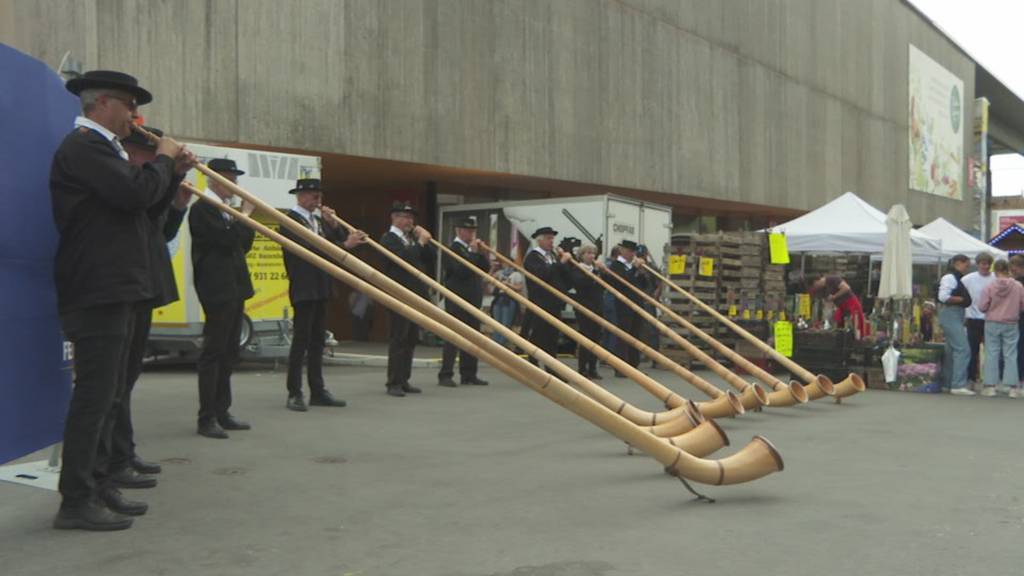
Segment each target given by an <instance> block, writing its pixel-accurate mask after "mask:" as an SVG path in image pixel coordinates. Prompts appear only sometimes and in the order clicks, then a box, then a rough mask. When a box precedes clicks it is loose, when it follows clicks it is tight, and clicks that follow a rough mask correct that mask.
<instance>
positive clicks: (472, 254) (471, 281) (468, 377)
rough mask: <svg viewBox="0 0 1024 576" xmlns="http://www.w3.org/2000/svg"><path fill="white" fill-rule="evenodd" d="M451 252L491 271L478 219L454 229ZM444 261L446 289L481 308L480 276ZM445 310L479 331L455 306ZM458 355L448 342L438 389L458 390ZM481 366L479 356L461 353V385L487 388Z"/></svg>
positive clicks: (452, 260) (449, 259) (448, 304)
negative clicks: (456, 373)
mask: <svg viewBox="0 0 1024 576" xmlns="http://www.w3.org/2000/svg"><path fill="white" fill-rule="evenodd" d="M451 249H452V251H453V252H455V253H456V254H458V255H459V256H461V257H462V258H463V259H465V260H468V261H469V262H471V263H472V264H473V265H474V266H476V267H477V268H479V269H480V270H483V271H484V272H487V271H488V270H489V269H490V261H489V260H488V259H487V256H486V255H484V254H483V253H482V251H481V249H480V239H479V238H477V237H476V220H475V219H473V218H466V219H464V220H462V221H460V222H459V223H458V224H456V225H455V239H454V240H452V243H451ZM441 260H442V266H443V267H444V285H445V287H446V288H448V289H449V290H451V291H452V292H455V293H456V294H457V295H459V296H460V297H461V298H462V299H463V300H466V301H467V302H469V303H470V304H472V305H473V306H476V307H477V308H479V307H480V306H481V305H482V304H483V301H484V283H483V280H481V279H480V276H479V275H477V274H475V273H474V272H473V271H472V270H470V269H469V268H467V267H466V265H465V264H463V263H462V262H459V261H458V260H456V259H455V258H452V257H451V256H448V255H447V254H445V255H443V256H442V257H441ZM444 309H445V310H446V311H447V312H448V313H449V314H451V315H452V316H454V317H455V318H456V319H458V320H459V321H461V322H463V323H465V324H466V325H467V326H469V327H470V328H472V329H474V330H480V321H479V320H477V319H476V318H474V317H473V316H472V315H471V314H470V313H469V312H467V311H465V310H463V309H462V308H461V307H460V306H459V305H457V304H455V303H454V302H448V301H445V303H444ZM455 353H456V348H455V345H454V344H452V343H451V342H447V341H446V342H445V343H444V353H443V355H442V359H441V371H440V372H438V374H437V384H438V386H447V387H450V388H454V387H455V381H454V380H453V379H452V376H454V375H455V370H454V367H455ZM478 365H479V362H478V361H477V358H476V356H473V355H472V354H470V353H469V352H466V351H465V350H462V351H459V380H460V382H461V383H462V384H473V385H476V386H486V385H487V381H486V380H481V379H480V378H478V377H477V368H478Z"/></svg>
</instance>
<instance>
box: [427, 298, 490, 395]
mask: <svg viewBox="0 0 1024 576" xmlns="http://www.w3.org/2000/svg"><path fill="white" fill-rule="evenodd" d="M444 308H445V311H447V312H448V313H449V314H451V315H452V316H454V317H455V318H456V319H457V320H459V321H460V322H463V323H465V324H466V325H467V326H469V327H470V328H472V329H473V330H476V331H480V321H479V320H477V319H476V318H474V317H473V316H472V315H471V314H470V313H469V312H466V311H465V310H463V309H462V308H460V307H459V306H457V305H450V306H449V305H448V303H447V302H445V306H444ZM456 353H458V355H459V377H460V378H462V379H463V380H469V379H473V378H476V372H477V368H478V366H479V362H478V361H477V359H476V356H473V355H472V354H470V353H468V352H466V351H464V350H459V349H458V348H456V347H455V345H454V344H452V343H451V342H447V341H446V342H445V343H444V352H443V353H442V354H441V371H440V372H438V373H437V377H438V379H442V378H451V377H452V376H454V375H455V354H456Z"/></svg>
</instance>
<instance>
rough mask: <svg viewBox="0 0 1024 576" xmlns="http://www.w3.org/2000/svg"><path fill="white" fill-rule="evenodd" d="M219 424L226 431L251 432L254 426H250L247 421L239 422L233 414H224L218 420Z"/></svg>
mask: <svg viewBox="0 0 1024 576" xmlns="http://www.w3.org/2000/svg"><path fill="white" fill-rule="evenodd" d="M217 424H220V427H221V428H223V429H225V430H251V429H252V426H250V425H249V423H248V422H246V421H245V420H238V419H237V418H235V417H234V416H232V415H231V414H224V415H223V416H221V417H220V418H217Z"/></svg>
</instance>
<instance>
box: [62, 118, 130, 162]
mask: <svg viewBox="0 0 1024 576" xmlns="http://www.w3.org/2000/svg"><path fill="white" fill-rule="evenodd" d="M75 128H88V129H90V130H95V131H97V132H99V133H100V135H101V136H103V137H104V138H106V139H107V140H109V141H110V143H111V144H113V145H114V149H116V150H117V153H118V154H119V155H120V156H121V158H124V159H125V160H127V159H128V151H127V150H125V149H124V146H122V145H121V141H120V140H118V139H117V134H114V133H113V132H111V131H110V130H107V129H106V127H104V126H103V125H102V124H100V123H99V122H96V121H94V120H92V119H90V118H86V117H85V116H77V117H75Z"/></svg>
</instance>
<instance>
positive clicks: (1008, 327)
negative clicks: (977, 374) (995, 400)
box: [985, 320, 1020, 386]
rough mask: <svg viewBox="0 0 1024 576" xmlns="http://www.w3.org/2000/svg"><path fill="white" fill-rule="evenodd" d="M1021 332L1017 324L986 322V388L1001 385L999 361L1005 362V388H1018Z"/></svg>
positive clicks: (1003, 382) (1003, 381)
mask: <svg viewBox="0 0 1024 576" xmlns="http://www.w3.org/2000/svg"><path fill="white" fill-rule="evenodd" d="M1019 338H1020V331H1019V330H1018V328H1017V323H1016V322H989V321H988V320H986V321H985V386H995V385H996V384H998V383H999V359H1000V357H1001V358H1002V360H1003V363H1004V366H1003V380H1002V384H1003V386H1016V385H1017V384H1018V380H1017V340H1018V339H1019Z"/></svg>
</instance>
